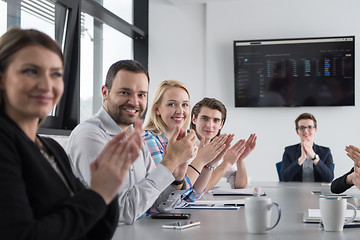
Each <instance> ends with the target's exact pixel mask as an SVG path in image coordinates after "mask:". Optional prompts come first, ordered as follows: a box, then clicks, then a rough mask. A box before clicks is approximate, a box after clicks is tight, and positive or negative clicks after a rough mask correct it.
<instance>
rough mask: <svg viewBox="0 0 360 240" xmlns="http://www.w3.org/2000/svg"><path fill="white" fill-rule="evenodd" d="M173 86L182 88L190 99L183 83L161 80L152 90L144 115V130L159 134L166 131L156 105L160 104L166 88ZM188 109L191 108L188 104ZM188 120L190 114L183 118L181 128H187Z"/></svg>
mask: <svg viewBox="0 0 360 240" xmlns="http://www.w3.org/2000/svg"><path fill="white" fill-rule="evenodd" d="M174 87H177V88H181V89H184V90H185V92H186V93H187V95H188V96H189V100H190V94H189V90H188V89H187V87H186V86H185V84H184V83H182V82H179V81H176V80H165V81H162V82H161V83H160V85H159V86H158V87H157V89H156V90H155V92H154V95H153V98H152V105H151V109H150V113H149V114H147V115H146V120H145V125H144V130H148V131H153V132H155V134H161V133H165V132H166V124H165V122H164V121H163V120H162V118H161V116H159V115H157V114H156V107H157V106H158V105H160V104H161V101H162V98H163V95H164V93H165V92H166V91H167V90H168V89H170V88H174ZM190 109H191V108H190V104H189V112H190ZM189 122H190V114H189V115H188V116H187V119H185V122H184V125H183V127H182V129H183V130H186V129H187V126H188V125H189Z"/></svg>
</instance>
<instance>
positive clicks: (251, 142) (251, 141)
mask: <svg viewBox="0 0 360 240" xmlns="http://www.w3.org/2000/svg"><path fill="white" fill-rule="evenodd" d="M256 139H257V137H256V135H255V134H250V136H249V138H248V139H247V140H246V143H245V150H244V152H243V153H242V154H241V155H240V157H239V159H238V160H239V161H243V160H244V159H245V158H246V157H247V156H249V154H250V153H251V152H252V151H253V150H254V148H255V146H256Z"/></svg>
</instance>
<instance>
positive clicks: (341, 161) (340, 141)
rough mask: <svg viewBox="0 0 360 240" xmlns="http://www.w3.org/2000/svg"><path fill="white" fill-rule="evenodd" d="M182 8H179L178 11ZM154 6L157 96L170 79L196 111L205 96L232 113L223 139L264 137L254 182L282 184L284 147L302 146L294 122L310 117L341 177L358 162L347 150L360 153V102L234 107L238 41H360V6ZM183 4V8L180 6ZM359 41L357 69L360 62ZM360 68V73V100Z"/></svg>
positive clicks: (350, 2)
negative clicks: (280, 167) (230, 135)
mask: <svg viewBox="0 0 360 240" xmlns="http://www.w3.org/2000/svg"><path fill="white" fill-rule="evenodd" d="M174 2H175V4H173V3H174ZM176 2H177V1H175V0H172V2H169V1H168V0H151V1H150V19H149V24H150V25H149V39H150V42H149V51H150V52H149V53H150V55H149V71H150V77H151V86H150V93H152V92H153V91H154V89H155V88H156V86H157V85H158V84H159V83H160V82H161V81H162V80H165V79H177V80H180V81H183V82H184V83H185V84H186V85H187V86H188V87H189V89H190V91H191V103H192V105H193V104H194V103H196V102H197V101H199V100H200V99H202V98H203V97H204V96H208V97H215V98H217V99H219V100H221V101H222V102H223V103H224V104H225V105H226V106H227V108H228V120H227V122H226V124H225V127H224V132H229V133H230V132H233V133H235V134H236V135H235V139H236V140H237V139H240V138H247V136H248V135H249V134H250V133H252V132H254V133H256V134H257V135H258V142H257V147H256V149H255V150H254V152H253V153H252V154H251V155H250V156H249V157H248V159H247V160H246V163H247V170H248V175H249V176H250V177H251V180H252V181H276V180H277V179H278V178H277V174H276V169H275V163H276V162H277V161H280V160H281V158H282V154H283V151H284V147H285V146H287V145H290V144H295V143H298V141H299V137H298V136H297V135H296V132H295V130H294V120H295V118H296V117H297V116H298V115H299V114H301V113H303V112H310V113H313V114H314V115H315V117H316V118H317V120H318V127H319V128H318V134H317V136H316V138H315V142H316V143H317V144H320V145H324V146H328V147H330V148H331V151H332V154H333V157H334V162H335V165H336V166H335V177H337V176H340V175H342V174H343V173H345V172H346V171H348V170H349V169H350V168H351V166H352V162H351V160H349V159H348V158H347V157H346V155H345V151H344V148H345V146H346V145H348V144H354V145H357V146H360V137H358V134H359V133H360V124H359V120H360V107H359V106H360V105H359V104H360V102H359V101H360V98H358V97H357V95H356V107H297V108H235V107H234V74H233V72H234V69H233V40H241V39H243V40H247V39H266V38H293V37H316V36H337V35H355V36H356V38H358V37H359V36H360V28H359V27H358V23H359V22H360V14H359V13H358V11H359V9H360V1H358V0H343V1H339V0H316V1H314V0H302V1H298V0H237V1H214V0H212V1H209V2H207V3H205V4H185V5H183V4H176ZM178 2H181V1H178ZM356 40H357V39H356ZM357 49H360V48H359V44H358V40H357V41H356V54H355V56H356V59H355V61H356V63H358V62H359V57H358V56H359V55H360V54H359V51H358V50H357ZM359 66H360V65H359V64H357V68H356V70H355V75H356V94H358V93H359V86H360V85H359V84H358V82H359V73H360V71H359V70H360V69H359Z"/></svg>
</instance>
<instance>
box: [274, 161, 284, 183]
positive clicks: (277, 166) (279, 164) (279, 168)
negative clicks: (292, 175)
mask: <svg viewBox="0 0 360 240" xmlns="http://www.w3.org/2000/svg"><path fill="white" fill-rule="evenodd" d="M275 165H276V171H277V174H278V177H279V182H282V178H281V165H282V162H277V163H276V164H275Z"/></svg>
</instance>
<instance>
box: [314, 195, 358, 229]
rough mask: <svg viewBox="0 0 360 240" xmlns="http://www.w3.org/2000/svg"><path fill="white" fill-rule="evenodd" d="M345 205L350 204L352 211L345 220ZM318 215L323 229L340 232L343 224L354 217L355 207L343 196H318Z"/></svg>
mask: <svg viewBox="0 0 360 240" xmlns="http://www.w3.org/2000/svg"><path fill="white" fill-rule="evenodd" d="M347 206H350V208H351V209H352V210H353V212H354V213H353V215H352V217H351V218H350V219H346V220H345V217H346V207H347ZM320 215H321V222H322V224H323V225H324V230H325V231H331V232H341V231H342V230H343V227H344V224H346V223H350V222H352V221H353V220H354V219H355V217H356V207H355V206H354V205H352V204H350V203H348V202H347V200H346V199H345V198H341V197H338V198H337V197H336V198H320Z"/></svg>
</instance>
